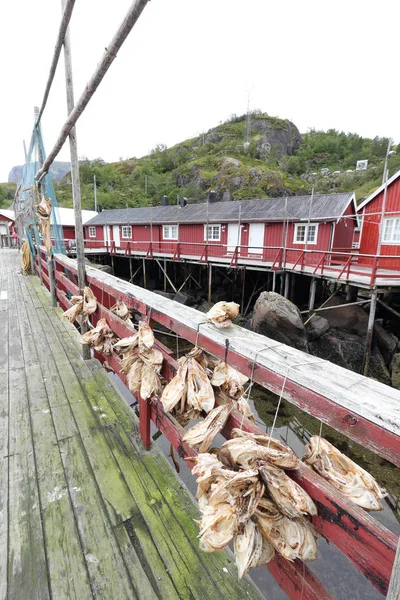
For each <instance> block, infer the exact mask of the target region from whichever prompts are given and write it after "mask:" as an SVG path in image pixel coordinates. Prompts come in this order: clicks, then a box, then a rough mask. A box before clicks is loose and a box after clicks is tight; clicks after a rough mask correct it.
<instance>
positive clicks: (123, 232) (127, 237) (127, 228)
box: [121, 225, 132, 240]
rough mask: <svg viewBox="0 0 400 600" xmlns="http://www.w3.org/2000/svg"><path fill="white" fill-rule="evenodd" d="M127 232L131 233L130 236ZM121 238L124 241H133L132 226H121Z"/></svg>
mask: <svg viewBox="0 0 400 600" xmlns="http://www.w3.org/2000/svg"><path fill="white" fill-rule="evenodd" d="M126 230H128V231H129V235H125V234H126ZM121 238H122V239H123V240H131V239H132V225H121Z"/></svg>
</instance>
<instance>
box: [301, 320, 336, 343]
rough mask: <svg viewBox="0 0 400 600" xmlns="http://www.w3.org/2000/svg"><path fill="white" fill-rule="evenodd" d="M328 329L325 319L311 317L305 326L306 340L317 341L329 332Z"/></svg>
mask: <svg viewBox="0 0 400 600" xmlns="http://www.w3.org/2000/svg"><path fill="white" fill-rule="evenodd" d="M329 327H330V325H329V322H328V320H327V319H324V317H319V316H318V315H315V317H313V318H312V319H311V321H309V322H308V323H307V325H306V331H307V335H308V340H309V341H310V342H311V341H313V340H317V339H318V338H320V337H321V335H324V333H326V332H327V331H328V330H329Z"/></svg>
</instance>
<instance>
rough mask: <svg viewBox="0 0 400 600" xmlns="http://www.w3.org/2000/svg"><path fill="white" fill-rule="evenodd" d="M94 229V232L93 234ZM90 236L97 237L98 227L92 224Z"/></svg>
mask: <svg viewBox="0 0 400 600" xmlns="http://www.w3.org/2000/svg"><path fill="white" fill-rule="evenodd" d="M93 231H94V234H93ZM89 237H90V238H95V237H96V227H94V226H90V227H89Z"/></svg>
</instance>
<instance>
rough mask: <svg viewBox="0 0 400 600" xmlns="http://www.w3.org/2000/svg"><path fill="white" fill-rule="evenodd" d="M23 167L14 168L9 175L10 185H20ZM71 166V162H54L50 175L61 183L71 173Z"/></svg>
mask: <svg viewBox="0 0 400 600" xmlns="http://www.w3.org/2000/svg"><path fill="white" fill-rule="evenodd" d="M23 168H24V167H23V165H17V166H16V167H13V168H12V169H11V171H10V173H9V174H8V183H19V182H20V181H21V177H22V169H23ZM70 169H71V165H70V163H69V162H60V161H54V162H53V164H52V165H51V167H50V175H51V177H52V179H53V180H54V181H60V180H61V179H62V178H63V177H64V176H65V175H66V174H67V173H69V171H70Z"/></svg>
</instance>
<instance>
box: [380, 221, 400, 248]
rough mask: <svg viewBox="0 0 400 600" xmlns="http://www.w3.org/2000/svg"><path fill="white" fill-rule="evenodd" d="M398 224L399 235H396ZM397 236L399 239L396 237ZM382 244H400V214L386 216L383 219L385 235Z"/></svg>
mask: <svg viewBox="0 0 400 600" xmlns="http://www.w3.org/2000/svg"><path fill="white" fill-rule="evenodd" d="M396 226H397V236H395V228H396ZM396 237H397V239H396ZM382 244H388V245H391V246H394V245H397V244H400V216H399V217H385V218H384V219H383V235H382Z"/></svg>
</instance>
